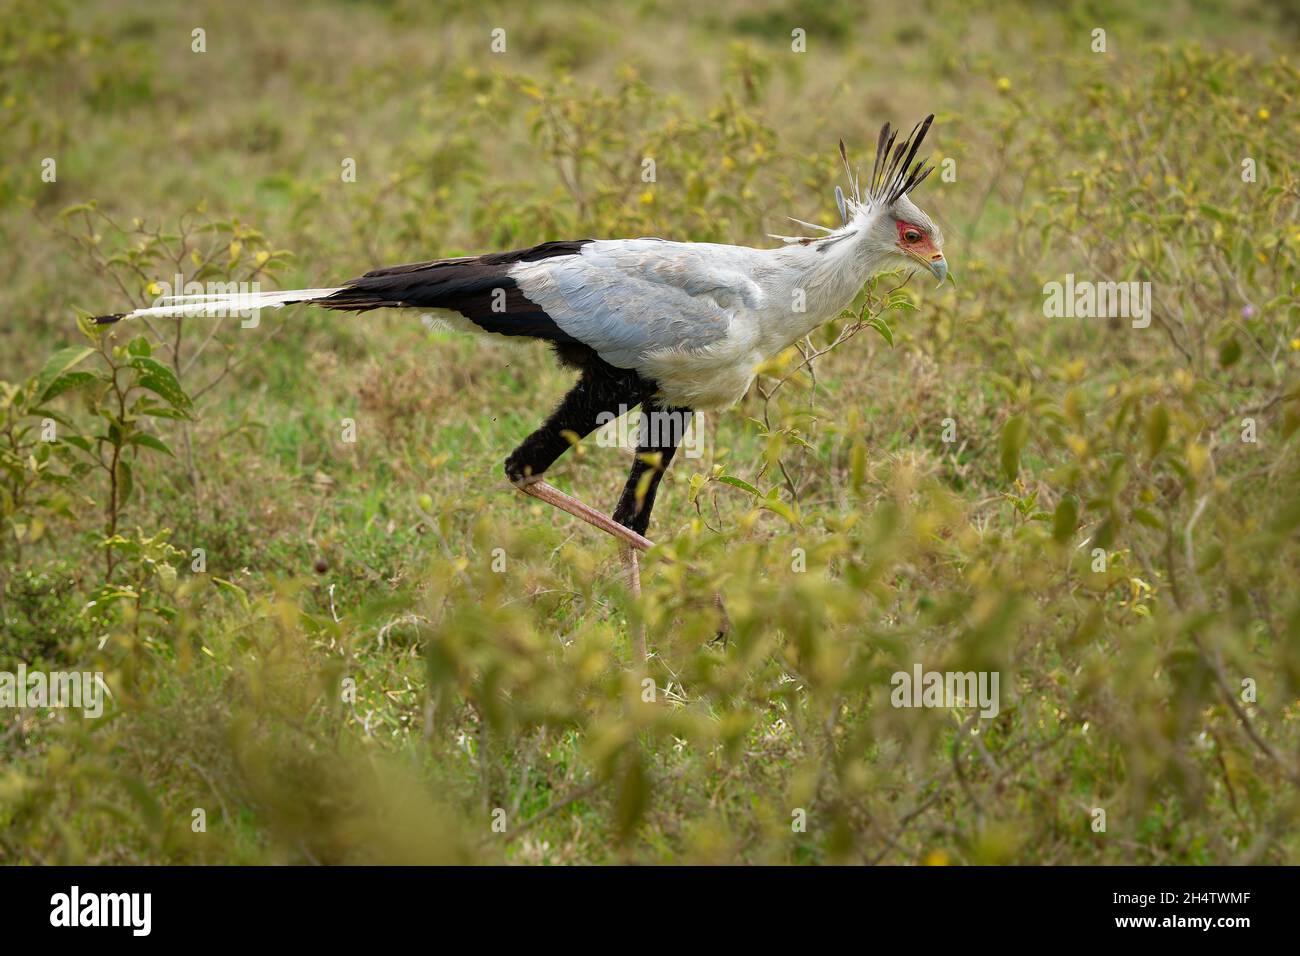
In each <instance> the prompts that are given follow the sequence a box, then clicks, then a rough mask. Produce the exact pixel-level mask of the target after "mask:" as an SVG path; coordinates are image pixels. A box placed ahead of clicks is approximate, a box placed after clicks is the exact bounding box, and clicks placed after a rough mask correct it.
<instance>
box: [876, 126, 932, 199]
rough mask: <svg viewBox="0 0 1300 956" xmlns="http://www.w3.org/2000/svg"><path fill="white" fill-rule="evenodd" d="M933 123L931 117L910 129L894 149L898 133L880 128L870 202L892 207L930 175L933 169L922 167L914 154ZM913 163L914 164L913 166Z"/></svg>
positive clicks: (922, 162) (923, 165)
mask: <svg viewBox="0 0 1300 956" xmlns="http://www.w3.org/2000/svg"><path fill="white" fill-rule="evenodd" d="M933 122H934V114H933V113H931V114H930V115H929V116H927V117H926V118H925V119H923V120H921V122H919V123H917V124H916V125H915V126H914V127H912V132H911V133H909V134H908V136H907V138H906V139H905V140H903V141H902V142H901V143H899V144H898V145H897V146H895V145H894V143H895V141H896V140H897V139H898V131H897V130H893V131H891V130H890V127H889V124H888V123H886V124H885V125H884V126H882V127H881V128H880V139H879V141H878V142H877V143H876V161H875V163H874V164H873V165H872V167H871V201H872V202H873V203H878V204H880V205H884V206H891V205H893V204H894V203H895V202H896V201H897V200H898V198H899V197H900V196H902V195H904V194H905V193H909V192H911V191H912V190H913V189H915V188H916V187H917V186H919V185H920V184H921V183H922V181H924V179H925V177H926V176H929V175H930V173H932V172H934V167H933V166H926V165H925V162H926V161H925V160H924V159H920V160H917V159H916V154H917V151H918V150H919V149H920V148H921V143H922V141H923V140H924V139H925V134H926V133H928V132H929V131H930V124H931V123H933ZM913 160H916V162H915V164H913Z"/></svg>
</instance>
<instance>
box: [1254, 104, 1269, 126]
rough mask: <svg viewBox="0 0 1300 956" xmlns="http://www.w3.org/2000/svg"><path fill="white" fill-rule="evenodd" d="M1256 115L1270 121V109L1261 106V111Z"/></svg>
mask: <svg viewBox="0 0 1300 956" xmlns="http://www.w3.org/2000/svg"><path fill="white" fill-rule="evenodd" d="M1255 115H1256V116H1258V117H1259V118H1260V119H1261V120H1263V121H1264V122H1265V123H1267V122H1268V110H1266V109H1263V108H1262V107H1261V108H1260V111H1259V112H1258V113H1256V114H1255Z"/></svg>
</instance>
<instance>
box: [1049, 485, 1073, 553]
mask: <svg viewBox="0 0 1300 956" xmlns="http://www.w3.org/2000/svg"><path fill="white" fill-rule="evenodd" d="M1078 527H1079V499H1078V498H1076V497H1075V496H1074V495H1065V496H1064V497H1063V498H1061V500H1060V501H1058V502H1057V503H1056V512H1055V514H1053V515H1052V540H1053V541H1055V542H1056V543H1057V544H1065V543H1066V542H1067V541H1069V540H1070V539H1071V538H1072V537H1074V532H1075V529H1077V528H1078Z"/></svg>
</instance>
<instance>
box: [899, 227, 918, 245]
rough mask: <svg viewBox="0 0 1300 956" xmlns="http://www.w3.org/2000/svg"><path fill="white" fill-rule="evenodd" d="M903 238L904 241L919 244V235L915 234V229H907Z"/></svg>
mask: <svg viewBox="0 0 1300 956" xmlns="http://www.w3.org/2000/svg"><path fill="white" fill-rule="evenodd" d="M903 238H904V239H906V240H907V241H908V242H920V241H921V234H920V233H919V232H917V231H916V230H915V229H909V230H907V232H905V233H903Z"/></svg>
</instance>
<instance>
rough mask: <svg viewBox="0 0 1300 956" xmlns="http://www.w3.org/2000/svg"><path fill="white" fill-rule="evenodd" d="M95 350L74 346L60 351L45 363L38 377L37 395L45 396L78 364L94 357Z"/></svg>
mask: <svg viewBox="0 0 1300 956" xmlns="http://www.w3.org/2000/svg"><path fill="white" fill-rule="evenodd" d="M94 352H95V350H94V349H91V348H86V347H85V346H80V345H74V346H71V347H69V348H66V349H59V350H58V351H57V352H55V353H54V354H53V355H51V356H50V357H49V358H48V359H47V360H46V361H45V367H44V368H42V369H41V371H40V374H39V375H37V376H36V394H37V395H44V394H45V391H46V389H48V388H49V387H50V386H51V385H52V384H53V383H54V381H55V380H56V379H57V378H58V377H59V376H60V375H62V374H63V373H64V372H66V371H67V370H68V369H70V368H72V366H74V365H76V364H77V363H78V362H81V361H83V360H85V359H86V358H87V357H88V356H90V355H93V354H94Z"/></svg>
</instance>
